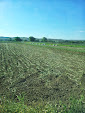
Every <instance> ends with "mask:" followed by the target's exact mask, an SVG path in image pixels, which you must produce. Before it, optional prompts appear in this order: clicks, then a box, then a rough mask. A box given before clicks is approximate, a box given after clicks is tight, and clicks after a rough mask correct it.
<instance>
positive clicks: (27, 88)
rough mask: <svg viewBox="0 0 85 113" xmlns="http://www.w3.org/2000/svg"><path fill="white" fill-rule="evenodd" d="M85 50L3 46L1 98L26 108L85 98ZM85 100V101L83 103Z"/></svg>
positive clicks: (0, 61) (11, 44)
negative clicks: (18, 103) (20, 102)
mask: <svg viewBox="0 0 85 113" xmlns="http://www.w3.org/2000/svg"><path fill="white" fill-rule="evenodd" d="M84 82H85V47H70V46H48V45H45V46H44V45H43V46H40V45H36V44H34V45H33V44H31V43H27V42H26V43H0V96H1V98H2V97H6V98H7V99H9V100H11V101H15V102H18V101H19V100H18V99H17V96H19V95H24V103H25V104H26V105H27V106H36V105H39V104H40V103H41V104H42V105H46V104H47V103H51V104H56V103H59V102H60V101H62V103H65V104H66V105H67V104H68V103H69V98H70V97H75V98H77V99H79V98H80V96H81V95H83V96H84V97H85V90H84V89H85V83H84ZM83 101H84V100H83Z"/></svg>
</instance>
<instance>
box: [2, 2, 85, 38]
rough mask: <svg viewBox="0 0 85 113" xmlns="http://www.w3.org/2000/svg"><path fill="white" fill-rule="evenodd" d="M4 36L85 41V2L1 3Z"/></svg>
mask: <svg viewBox="0 0 85 113" xmlns="http://www.w3.org/2000/svg"><path fill="white" fill-rule="evenodd" d="M0 36H11V37H12V36H22V37H23V36H25V37H29V36H34V37H35V38H42V37H44V36H45V37H47V38H54V39H68V40H69V39H74V40H79V39H80V40H81V39H82V40H83V39H84V40H85V0H0Z"/></svg>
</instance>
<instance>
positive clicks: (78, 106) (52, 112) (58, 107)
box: [0, 95, 85, 113]
mask: <svg viewBox="0 0 85 113" xmlns="http://www.w3.org/2000/svg"><path fill="white" fill-rule="evenodd" d="M18 99H19V102H17V103H16V102H14V101H9V100H6V98H1V104H0V113H84V112H85V106H84V103H83V96H81V98H80V99H79V100H77V99H75V98H70V100H69V104H68V105H65V104H62V102H61V101H60V102H59V103H58V104H50V103H48V104H46V105H42V104H39V105H36V106H34V107H33V106H27V105H25V104H24V100H23V97H21V95H20V96H18Z"/></svg>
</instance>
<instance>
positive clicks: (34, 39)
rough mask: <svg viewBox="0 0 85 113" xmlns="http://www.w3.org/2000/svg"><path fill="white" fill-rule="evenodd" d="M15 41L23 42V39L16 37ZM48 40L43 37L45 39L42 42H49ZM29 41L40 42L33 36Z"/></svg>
mask: <svg viewBox="0 0 85 113" xmlns="http://www.w3.org/2000/svg"><path fill="white" fill-rule="evenodd" d="M14 40H15V41H23V39H21V38H20V37H15V38H14ZM47 40H48V39H47V38H46V37H43V38H42V39H41V42H47ZM25 41H27V40H25ZM29 41H30V42H39V41H40V40H39V39H37V38H35V37H33V36H30V37H29Z"/></svg>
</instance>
